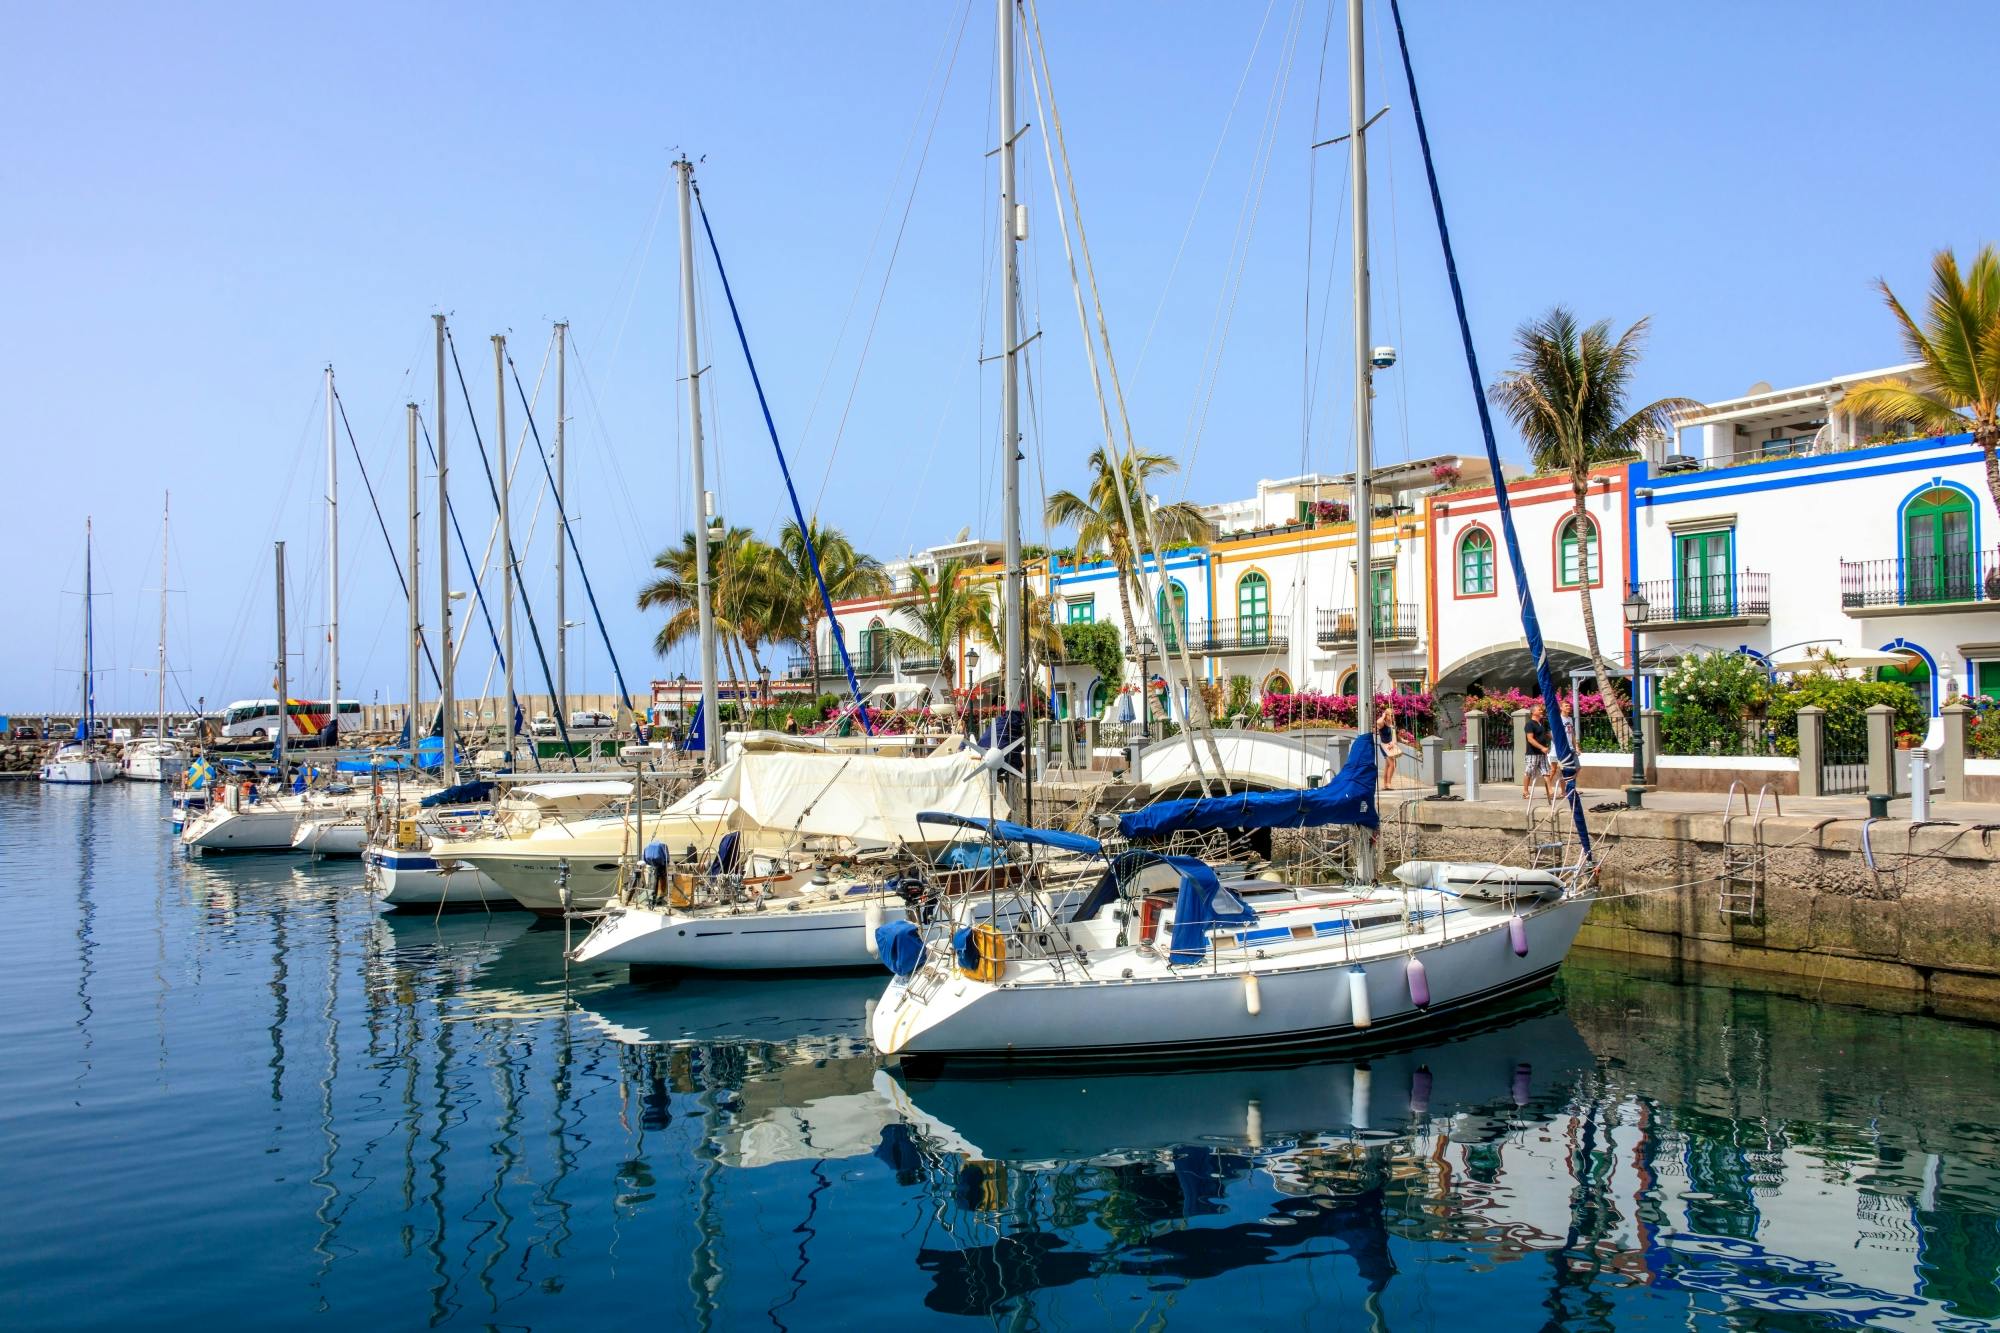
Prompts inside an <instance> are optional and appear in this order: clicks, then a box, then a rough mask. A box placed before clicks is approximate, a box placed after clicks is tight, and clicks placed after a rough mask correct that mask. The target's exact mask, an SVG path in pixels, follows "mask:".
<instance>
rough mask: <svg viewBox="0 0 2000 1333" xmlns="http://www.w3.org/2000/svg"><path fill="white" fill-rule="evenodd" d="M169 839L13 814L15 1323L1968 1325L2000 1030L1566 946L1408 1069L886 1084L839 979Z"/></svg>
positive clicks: (1992, 1214)
mask: <svg viewBox="0 0 2000 1333" xmlns="http://www.w3.org/2000/svg"><path fill="white" fill-rule="evenodd" d="M154 838H160V839H163V838H164V831H163V827H162V826H160V824H159V819H158V809H157V801H156V800H155V801H139V800H135V799H131V798H130V797H128V796H124V795H121V794H119V793H117V792H116V791H113V792H107V793H98V794H97V795H96V796H94V797H93V798H91V799H90V800H87V801H77V802H69V803H61V802H57V801H48V802H44V801H42V800H40V799H39V798H38V796H36V795H32V794H27V793H9V792H4V791H0V865H4V866H7V867H8V871H7V874H8V889H9V893H10V896H11V899H12V901H14V902H15V904H16V907H17V914H16V915H17V937H18V940H19V946H20V947H19V949H18V951H17V955H16V958H17V962H16V964H15V965H14V966H13V967H11V968H9V969H7V970H4V971H0V1043H4V1045H0V1049H5V1050H7V1051H8V1052H9V1057H10V1066H12V1067H13V1068H15V1069H18V1071H19V1074H18V1076H16V1077H11V1078H10V1079H8V1080H0V1133H4V1134H5V1135H6V1138H7V1142H8V1143H9V1153H8V1154H7V1156H6V1158H5V1162H6V1165H5V1166H4V1167H0V1216H7V1217H14V1218H20V1217H24V1216H34V1217H36V1218H37V1225H36V1226H35V1227H33V1228H22V1227H19V1226H17V1227H16V1228H13V1229H11V1230H10V1232H9V1241H10V1243H9V1244H8V1245H6V1246H0V1292H5V1293H7V1295H6V1296H5V1297H4V1302H5V1304H4V1309H5V1312H6V1322H7V1323H8V1325H9V1326H10V1327H24V1328H26V1327H37V1326H44V1325H50V1324H58V1323H63V1322H66V1321H73V1320H72V1319H71V1317H73V1315H74V1312H75V1311H76V1310H78V1309H82V1308H88V1309H90V1310H92V1311H93V1312H94V1315H93V1317H94V1318H96V1319H98V1320H100V1321H101V1322H105V1323H165V1322H179V1323H191V1322H195V1321H197V1320H206V1321H209V1322H214V1321H216V1320H229V1319H232V1318H240V1314H238V1313H237V1312H240V1311H241V1310H244V1309H256V1310H258V1311H259V1312H260V1315H261V1316H262V1317H263V1318H264V1319H265V1320H266V1321H267V1322H271V1323H279V1324H282V1323H294V1322H303V1321H306V1320H309V1319H312V1318H314V1317H316V1316H319V1315H323V1314H332V1315H334V1316H335V1317H336V1318H339V1319H341V1320H343V1321H345V1322H362V1321H367V1320H373V1321H376V1322H380V1323H383V1324H385V1325H389V1326H395V1327H405V1326H408V1325H409V1324H411V1323H413V1322H417V1321H418V1320H421V1321H422V1322H425V1323H427V1324H429V1325H432V1326H447V1325H461V1324H480V1325H486V1324H501V1323H504V1324H509V1325H520V1326H528V1327H532V1326H535V1325H542V1326H575V1325H577V1324H580V1323H584V1322H591V1321H597V1320H607V1319H610V1320H617V1319H624V1320H632V1321H636V1320H638V1319H649V1320H653V1321H656V1322H657V1321H658V1320H660V1319H661V1318H663V1317H664V1318H665V1319H666V1320H668V1321H671V1322H673V1323H675V1324H692V1325H695V1326H702V1327H732V1326H737V1325H741V1324H745V1323H757V1324H759V1325H763V1326H774V1327H780V1328H783V1327H800V1328H804V1327H825V1326H827V1325H829V1324H839V1325H843V1326H845V1325H852V1324H861V1323H867V1322H876V1323H881V1324H887V1325H893V1326H898V1327H900V1326H903V1325H907V1324H911V1323H919V1322H923V1321H925V1320H930V1321H933V1322H945V1323H954V1322H960V1321H962V1320H964V1319H965V1318H968V1317H970V1318H974V1319H982V1320H988V1321H999V1320H1003V1319H1004V1320H1006V1321H1008V1322H1010V1323H1014V1322H1018V1323H1021V1324H1023V1325H1036V1324H1044V1325H1064V1326H1079V1325H1080V1326H1085V1327H1113V1326H1115V1327H1119V1328H1126V1327H1131V1326H1133V1325H1135V1324H1153V1325H1158V1324H1168V1323H1173V1322H1176V1321H1178V1322H1182V1323H1187V1324H1196V1323H1200V1324H1204V1325H1206V1324H1213V1323H1216V1322H1219V1321H1222V1320H1236V1321H1237V1322H1242V1321H1243V1320H1244V1319H1245V1318H1246V1316H1247V1317H1250V1318H1254V1319H1255V1320H1257V1321H1258V1322H1277V1321H1280V1320H1283V1321H1286V1322H1297V1323H1300V1324H1304V1325H1309V1326H1336V1325H1352V1326H1355V1327H1383V1328H1404V1327H1411V1326H1418V1325H1420V1326H1425V1327H1435V1326H1447V1325H1451V1326H1463V1327H1479V1328H1609V1327H1629V1326H1633V1325H1645V1324H1652V1323H1658V1324H1666V1323H1672V1324H1673V1325H1675V1326H1676V1327H1681V1328H1686V1327H1694V1328H1704V1327H1713V1328H1721V1327H1744V1326H1754V1327H1784V1328H1814V1329H1817V1328H1863V1327H1871V1328H1872V1327H1961V1328H1973V1327H1985V1326H1988V1324H1990V1323H1991V1322H1992V1321H1994V1320H1996V1319H2000V1290H1996V1276H2000V1086H1996V1084H1995V1081H1994V1080H1993V1078H1992V1075H1991V1070H1992V1069H1993V1068H1994V1065H1995V1057H1996V1056H2000V1034H1996V1032H1995V1031H1994V1030H1993V1029H1989V1028H1984V1027H1979V1026H1974V1025H1970V1024H1960V1023H1946V1022H1940V1021H1937V1020H1933V1019H1927V1018H1922V1017H1917V1016H1910V1015H1895V1014H1887V1013H1882V1012H1879V1011H1877V1012H1871V1011H1868V1010H1864V1009H1861V1008H1857V1007H1852V1006H1849V1005H1844V1004H1841V1003H1833V1002H1829V1000H1828V997H1826V996H1816V997H1808V998H1802V999H1793V998H1788V997H1785V996H1779V995H1772V994H1762V993H1757V992H1753V991H1751V990H1748V989H1744V988H1742V987H1741V986H1740V985H1732V984H1706V985H1693V984H1684V983H1682V982H1681V981H1678V980H1675V979H1670V978H1667V977H1663V976H1646V975H1640V974H1639V973H1638V972H1637V970H1636V968H1635V965H1634V964H1632V963H1630V962H1629V961H1626V960H1615V961H1603V960H1593V959H1588V958H1581V959H1578V960H1577V961H1576V962H1575V964H1574V965H1573V966H1571V967H1570V968H1569V969H1567V970H1566V973H1565V977H1564V981H1563V984H1562V988H1561V991H1560V993H1554V994H1550V993H1545V994H1544V995H1542V996H1540V997H1537V998H1535V999H1534V1000H1533V1001H1532V1002H1530V1003H1525V1004H1523V1005H1522V1006H1521V1007H1520V1008H1519V1009H1517V1010H1516V1011H1514V1012H1512V1013H1510V1014H1507V1015H1504V1016H1501V1017H1499V1018H1497V1019H1495V1020H1493V1021H1489V1022H1486V1023H1484V1024H1482V1025H1480V1026H1478V1027H1476V1028H1472V1029H1469V1030H1465V1031H1462V1032H1459V1033H1457V1034H1454V1035H1451V1036H1449V1037H1445V1038H1439V1039H1437V1040H1434V1041H1432V1042H1429V1043H1427V1044H1426V1045H1425V1046H1424V1047H1423V1048H1421V1049H1416V1050H1403V1051H1382V1052H1377V1053H1372V1054H1369V1055H1367V1056H1366V1058H1355V1057H1352V1056H1343V1057H1342V1058H1341V1059H1338V1060H1323V1061H1314V1062H1304V1063H1294V1064H1289V1065H1278V1066H1265V1067H1252V1068H1243V1069H1234V1070H1214V1069H1210V1070H1203V1071H1198V1072H1188V1073H1179V1074H1158V1073H1151V1074H1146V1075H1143V1076H1126V1075H1116V1074H1102V1073H1091V1074H1086V1075H1082V1076H1078V1077H1071V1078H1035V1079H1021V1080H1006V1079H989V1080H978V1081H953V1080H943V1081H927V1082H926V1081H911V1080H906V1079H904V1078H903V1077H902V1076H901V1075H900V1074H899V1073H898V1072H897V1071H895V1070H893V1069H887V1068H884V1067H883V1066H882V1065H881V1064H880V1062H879V1061H877V1060H876V1059H875V1057H874V1056H873V1055H872V1053H871V1052H870V1050H869V1048H868V1045H867V1041H866V1037H865V1032H866V1016H867V1013H868V1008H869V1005H870V1004H871V1003H872V1002H873V1000H874V999H875V997H876V996H877V995H879V993H880V985H879V983H878V982H877V980H876V979H875V978H873V977H870V976H861V977H857V978H853V979H848V980H810V981H784V980H776V981H774V980H770V979H758V980H754V981H743V980H736V979H693V978H691V979H688V980H684V981H682V982H681V983H679V984H677V985H645V986H637V985H633V984H630V983H629V982H628V981H627V980H626V978H625V976H624V974H623V973H622V972H620V971H617V970H615V969H613V970H590V969H585V970H582V971H578V970H576V969H572V968H571V967H569V966H568V965H567V964H566V963H565V961H564V958H565V951H564V944H565V935H564V932H563V931H562V930H561V928H560V927H557V928H554V929H551V928H549V927H547V926H543V925H539V924H537V923H534V922H532V921H530V920H529V919H528V918H527V917H526V916H524V915H507V914H503V915H496V916H488V915H485V914H470V915H447V916H442V917H436V918H423V917H416V918H410V917H394V918H387V917H383V916H382V915H380V914H379V912H378V910H377V908H376V905H375V903H374V902H373V901H372V900H371V899H370V898H369V896H368V895H367V893H366V891H365V889H364V888H363V887H362V885H361V883H360V876H359V873H358V871H356V870H355V869H354V868H353V867H341V866H339V865H337V864H334V863H323V864H321V865H316V866H315V865H310V864H306V863H298V862H293V861H289V860H286V859H283V858H246V859H243V860H240V861H203V862H192V863H191V862H187V861H184V860H181V859H179V858H176V857H174V856H172V855H171V854H162V848H163V847H164V843H163V842H162V843H160V844H159V845H155V843H154V842H152V841H149V839H154ZM16 867H19V869H18V870H16V869H15V868H16ZM85 1071H88V1077H85ZM51 1198H61V1199H64V1200H65V1201H67V1202H66V1206H65V1207H64V1208H63V1209H60V1210H50V1209H47V1208H46V1207H44V1206H42V1205H43V1203H44V1201H46V1200H48V1199H51ZM106 1253H115V1254H117V1255H119V1256H120V1260H119V1262H118V1263H117V1264H115V1265H111V1266H108V1267H107V1266H106V1265H104V1264H102V1263H99V1262H93V1261H92V1256H102V1255H103V1254H106ZM217 1254H228V1255H230V1256H232V1258H231V1261H230V1262H228V1263H223V1264H217V1263H215V1262H213V1260H214V1257H215V1256H216V1255H217ZM191 1274H199V1277H198V1278H192V1277H191V1276H190V1275H191ZM1252 1312H1254V1314H1252Z"/></svg>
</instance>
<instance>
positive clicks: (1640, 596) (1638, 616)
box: [1625, 588, 1653, 625]
mask: <svg viewBox="0 0 2000 1333" xmlns="http://www.w3.org/2000/svg"><path fill="white" fill-rule="evenodd" d="M1652 609H1653V604H1652V603H1651V602H1649V601H1647V600H1646V594H1645V593H1643V592H1641V591H1640V590H1639V589H1637V588H1634V589H1632V591H1630V592H1628V593H1626V594H1625V623H1626V624H1628V625H1643V624H1645V623H1646V617H1647V616H1648V615H1649V614H1650V613H1651V611H1652Z"/></svg>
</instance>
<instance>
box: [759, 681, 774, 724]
mask: <svg viewBox="0 0 2000 1333" xmlns="http://www.w3.org/2000/svg"><path fill="white" fill-rule="evenodd" d="M757 712H758V715H759V717H760V718H761V719H762V724H763V725H764V726H765V727H766V728H769V727H770V725H771V668H770V667H768V666H760V667H758V668H757Z"/></svg>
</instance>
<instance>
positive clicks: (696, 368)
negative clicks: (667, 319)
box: [674, 156, 728, 771]
mask: <svg viewBox="0 0 2000 1333" xmlns="http://www.w3.org/2000/svg"><path fill="white" fill-rule="evenodd" d="M674 172H675V174H677V175H678V176H679V177H680V197H681V324H682V338H683V341H685V342H686V344H687V384H688V461H689V467H690V469H691V471H692V473H693V479H694V522H695V534H694V591H695V603H696V607H697V612H696V614H697V616H698V617H699V621H700V626H701V716H702V747H703V748H702V755H701V758H702V764H703V766H704V767H705V768H707V769H709V770H711V771H713V769H714V768H715V765H716V764H717V763H718V762H720V761H721V760H723V759H726V758H727V757H728V753H727V749H728V747H727V746H726V745H725V744H724V743H723V739H722V718H721V717H720V715H719V714H718V713H717V710H716V702H715V608H714V606H712V605H711V604H710V602H709V591H708V541H709V532H710V528H709V509H710V505H709V498H708V489H707V485H706V483H705V482H704V480H703V476H702V443H701V347H700V344H698V343H697V342H696V341H695V339H696V335H697V332H698V330H697V329H696V327H695V316H694V212H693V208H694V205H693V200H692V193H693V181H694V163H692V162H690V161H688V160H687V158H686V157H685V156H683V157H682V158H681V159H680V160H679V161H678V162H676V163H674Z"/></svg>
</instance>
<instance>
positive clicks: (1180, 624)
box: [1154, 583, 1188, 652]
mask: <svg viewBox="0 0 2000 1333" xmlns="http://www.w3.org/2000/svg"><path fill="white" fill-rule="evenodd" d="M1167 588H1171V589H1173V593H1174V609H1173V611H1172V613H1171V614H1169V613H1168V611H1167ZM1154 605H1155V607H1156V608H1157V609H1158V611H1159V614H1160V633H1162V634H1164V635H1166V636H1167V642H1166V648H1167V651H1168V652H1175V651H1178V650H1179V648H1180V646H1181V640H1182V639H1183V638H1184V637H1186V635H1187V627H1188V618H1187V588H1186V587H1184V586H1183V585H1181V584H1179V583H1169V584H1168V585H1167V587H1166V588H1162V589H1160V592H1159V596H1158V597H1156V598H1155V599H1154Z"/></svg>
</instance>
